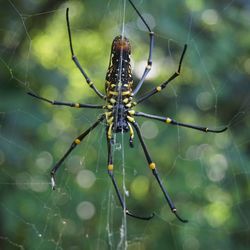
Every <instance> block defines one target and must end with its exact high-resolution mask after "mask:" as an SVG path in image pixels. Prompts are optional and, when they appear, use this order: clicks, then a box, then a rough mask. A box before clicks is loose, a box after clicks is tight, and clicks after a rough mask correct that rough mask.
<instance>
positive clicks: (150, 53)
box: [129, 0, 154, 95]
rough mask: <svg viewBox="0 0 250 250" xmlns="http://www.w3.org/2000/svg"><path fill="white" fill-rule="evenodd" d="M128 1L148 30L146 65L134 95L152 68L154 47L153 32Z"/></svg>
mask: <svg viewBox="0 0 250 250" xmlns="http://www.w3.org/2000/svg"><path fill="white" fill-rule="evenodd" d="M129 2H130V4H131V5H132V7H133V8H134V10H135V11H136V13H137V14H138V16H139V17H140V19H141V20H142V22H143V23H144V24H145V26H146V27H147V29H148V32H149V55H148V60H147V65H146V67H145V70H144V72H143V74H142V77H141V80H140V81H139V83H138V84H137V86H136V88H135V89H134V91H133V93H132V95H136V94H137V93H138V91H139V90H140V88H141V86H142V84H143V83H144V81H145V78H146V76H147V74H148V73H149V71H150V70H151V68H152V50H153V47H154V32H153V31H152V30H151V29H150V27H149V25H148V24H147V22H146V20H145V19H144V18H143V16H142V15H141V13H140V12H139V10H138V9H137V8H136V7H135V5H134V3H133V2H132V1H131V0H129Z"/></svg>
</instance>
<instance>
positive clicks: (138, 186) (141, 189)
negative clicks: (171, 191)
mask: <svg viewBox="0 0 250 250" xmlns="http://www.w3.org/2000/svg"><path fill="white" fill-rule="evenodd" d="M148 190H149V180H148V178H147V177H145V176H137V177H136V178H135V179H134V180H133V182H132V183H131V193H132V195H133V196H134V197H135V198H137V199H142V198H143V197H144V196H146V194H147V193H148Z"/></svg>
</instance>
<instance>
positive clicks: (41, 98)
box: [27, 92, 103, 109]
mask: <svg viewBox="0 0 250 250" xmlns="http://www.w3.org/2000/svg"><path fill="white" fill-rule="evenodd" d="M27 94H28V95H31V96H32V97H35V98H37V99H38V100H41V101H44V102H47V103H50V104H52V105H59V106H69V107H72V108H92V109H103V105H94V104H82V103H74V102H61V101H51V100H49V99H47V98H44V97H41V96H38V95H36V94H34V93H32V92H28V93H27Z"/></svg>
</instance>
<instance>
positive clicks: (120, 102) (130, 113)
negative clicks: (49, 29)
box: [29, 0, 227, 222]
mask: <svg viewBox="0 0 250 250" xmlns="http://www.w3.org/2000/svg"><path fill="white" fill-rule="evenodd" d="M128 1H129V3H130V4H131V6H132V7H133V8H134V10H135V11H136V13H137V14H138V15H139V17H140V19H141V20H142V22H143V23H144V25H145V26H146V28H147V30H148V33H149V40H150V41H149V53H148V60H147V64H146V67H145V70H144V72H143V74H142V76H141V79H140V81H139V82H138V83H137V84H136V87H135V88H133V86H132V85H133V78H132V73H131V66H130V54H131V46H130V42H129V40H128V39H127V38H126V37H125V36H117V37H115V39H114V40H113V42H112V46H111V53H110V62H109V67H108V71H107V74H106V82H105V95H104V94H102V93H101V92H100V91H99V90H98V89H97V88H96V87H95V85H94V83H93V82H92V81H91V79H90V78H89V77H88V75H87V74H86V72H85V71H84V69H83V68H82V66H81V64H80V63H79V61H78V59H77V57H76V56H75V54H74V50H73V46H72V38H71V31H70V25H69V9H67V11H66V20H67V27H68V34H69V42H70V51H71V55H72V60H73V61H74V63H75V65H76V66H77V67H78V69H79V70H80V72H81V74H82V75H83V77H84V78H85V80H86V82H87V84H88V85H89V87H90V88H92V89H93V90H94V91H95V93H96V94H97V95H98V96H99V97H100V98H101V99H102V100H103V101H105V102H106V103H105V104H104V105H94V104H81V103H71V102H61V101H51V100H49V99H47V98H44V97H40V96H38V95H36V94H34V93H30V92H29V94H30V95H31V96H33V97H35V98H38V99H40V100H43V101H45V102H48V103H50V104H53V105H64V106H69V107H75V108H91V109H100V110H105V112H104V113H102V114H101V116H100V117H99V118H98V119H97V121H96V122H95V123H93V124H92V125H91V126H90V127H89V128H88V129H87V130H85V131H84V132H83V133H82V134H80V135H79V136H77V138H76V139H75V140H74V141H73V142H72V144H71V145H70V147H69V149H68V150H67V151H66V153H65V154H64V155H63V157H62V158H61V159H60V160H59V161H58V162H57V163H56V164H55V166H54V167H53V168H52V170H51V183H52V188H53V189H55V186H56V184H55V174H56V172H57V170H58V169H59V167H60V166H61V165H62V163H63V162H64V160H65V159H66V158H67V157H68V155H69V154H70V153H71V151H72V150H73V149H74V148H75V147H76V146H77V145H79V144H80V143H81V141H82V140H83V139H84V138H85V137H86V136H87V135H88V134H89V133H90V132H91V131H92V130H93V129H94V128H95V127H97V126H98V125H99V124H100V123H101V122H104V123H105V126H106V139H107V146H108V164H107V165H108V166H107V169H108V174H109V176H110V178H111V180H112V183H113V185H114V188H115V191H116V194H117V196H118V199H119V202H120V204H121V206H122V208H123V210H124V211H125V212H126V214H127V215H129V216H132V217H135V218H138V219H143V220H148V219H151V218H152V217H153V215H154V214H151V215H150V216H146V217H144V216H141V215H135V214H133V213H131V212H130V211H129V210H128V209H127V207H126V204H125V202H124V199H123V196H122V194H121V192H120V190H119V188H118V185H117V183H116V180H115V177H114V166H113V150H112V147H113V143H112V142H113V140H112V139H113V135H114V133H119V132H128V131H129V132H130V145H131V146H132V145H133V138H134V130H135V131H136V134H137V136H138V138H139V142H140V144H141V146H142V149H143V152H144V154H145V157H146V161H147V163H148V166H149V168H150V169H151V170H152V173H153V175H154V177H155V179H156V180H157V182H158V184H159V186H160V188H161V191H162V192H163V195H164V197H165V199H166V201H167V203H168V205H169V207H170V209H171V211H172V212H173V213H174V214H175V215H176V217H177V218H178V219H179V220H180V221H182V222H187V220H183V219H182V218H180V216H179V215H178V214H177V211H176V208H175V205H174V203H173V202H172V200H171V198H170V196H169V194H168V192H167V189H166V188H165V187H164V185H163V183H162V180H161V178H160V176H159V173H158V170H157V168H156V164H155V163H154V162H153V161H152V158H151V156H150V154H149V152H148V149H147V147H146V144H145V142H144V140H143V138H142V135H141V132H140V128H139V125H138V124H137V122H136V120H135V117H146V118H148V119H154V120H158V121H162V122H164V123H167V124H172V125H177V126H181V127H187V128H192V129H196V130H200V131H203V132H213V133H220V132H223V131H225V130H226V129H227V128H223V129H221V130H212V129H209V128H207V127H201V126H196V125H191V124H186V123H181V122H177V121H175V120H173V119H171V118H169V117H163V116H158V115H151V114H147V113H142V112H138V111H135V110H133V107H135V106H136V105H137V104H139V103H141V102H143V101H145V100H147V99H149V98H150V97H151V96H153V95H155V94H157V93H159V92H160V91H162V90H163V89H164V88H165V87H166V86H167V85H168V83H169V82H171V81H172V80H174V79H175V78H176V77H178V76H179V75H180V72H181V65H182V60H183V57H184V55H185V52H186V49H187V45H185V46H184V49H183V52H182V54H181V57H180V61H179V67H178V69H177V71H176V72H174V73H173V74H172V75H171V76H170V77H169V78H168V79H167V80H166V81H165V82H163V83H162V84H160V85H159V86H157V87H154V88H153V89H152V90H150V91H149V92H147V93H146V94H144V95H142V97H140V98H139V99H137V100H136V101H133V97H135V96H136V94H137V93H138V91H139V90H140V88H141V86H142V85H143V83H144V80H145V78H146V76H147V74H148V72H149V71H150V69H151V66H152V49H153V44H154V33H153V32H152V31H151V29H150V27H149V25H148V24H147V22H146V21H145V19H144V18H143V17H142V15H141V14H140V12H139V11H138V9H137V8H136V7H135V5H134V3H133V2H132V0H128ZM133 129H134V130H133Z"/></svg>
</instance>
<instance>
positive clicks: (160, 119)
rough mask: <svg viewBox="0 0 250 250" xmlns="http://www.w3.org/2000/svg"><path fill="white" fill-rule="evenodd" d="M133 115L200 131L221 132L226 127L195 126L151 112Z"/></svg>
mask: <svg viewBox="0 0 250 250" xmlns="http://www.w3.org/2000/svg"><path fill="white" fill-rule="evenodd" d="M134 115H135V116H142V117H146V118H150V119H154V120H158V121H162V122H165V123H167V124H172V125H176V126H181V127H186V128H191V129H196V130H200V131H203V132H211V133H222V132H224V131H226V130H227V127H224V128H222V129H209V128H207V127H202V126H196V125H191V124H187V123H181V122H177V121H175V120H173V119H171V118H169V117H163V116H157V115H151V114H147V113H143V112H135V114H134Z"/></svg>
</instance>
